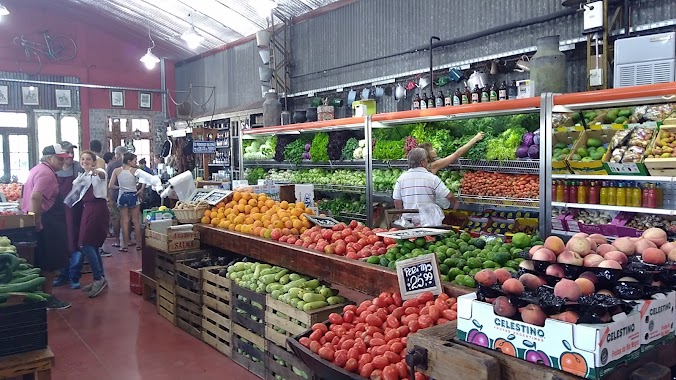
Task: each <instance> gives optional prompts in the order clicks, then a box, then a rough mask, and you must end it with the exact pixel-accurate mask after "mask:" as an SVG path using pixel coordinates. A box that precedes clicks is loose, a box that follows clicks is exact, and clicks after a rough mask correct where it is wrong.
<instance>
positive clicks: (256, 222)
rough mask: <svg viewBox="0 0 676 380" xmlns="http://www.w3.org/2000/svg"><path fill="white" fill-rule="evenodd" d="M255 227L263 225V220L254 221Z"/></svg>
mask: <svg viewBox="0 0 676 380" xmlns="http://www.w3.org/2000/svg"><path fill="white" fill-rule="evenodd" d="M253 225H254V227H263V222H261V221H260V220H256V221H254V222H253Z"/></svg>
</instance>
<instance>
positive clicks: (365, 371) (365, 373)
mask: <svg viewBox="0 0 676 380" xmlns="http://www.w3.org/2000/svg"><path fill="white" fill-rule="evenodd" d="M374 369H375V367H374V366H373V363H366V364H364V366H363V367H361V370H360V371H359V376H361V377H366V378H369V377H371V373H373V370H374Z"/></svg>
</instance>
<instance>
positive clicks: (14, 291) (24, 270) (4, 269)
mask: <svg viewBox="0 0 676 380" xmlns="http://www.w3.org/2000/svg"><path fill="white" fill-rule="evenodd" d="M0 248H1V249H2V253H0V307H2V306H3V305H4V302H5V301H7V300H8V299H9V297H10V296H19V297H23V298H24V301H25V302H31V301H45V300H46V299H48V298H49V297H50V296H49V295H48V294H45V293H43V292H42V291H41V290H42V284H44V283H45V278H44V277H42V276H40V268H33V266H32V265H30V264H28V263H27V262H26V260H25V259H23V258H20V257H18V256H17V254H16V247H14V246H13V245H11V241H10V240H9V239H8V238H7V237H4V236H3V237H0Z"/></svg>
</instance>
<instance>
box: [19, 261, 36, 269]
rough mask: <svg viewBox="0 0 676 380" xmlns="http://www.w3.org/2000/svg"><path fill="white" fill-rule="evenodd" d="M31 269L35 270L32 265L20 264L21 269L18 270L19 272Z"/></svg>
mask: <svg viewBox="0 0 676 380" xmlns="http://www.w3.org/2000/svg"><path fill="white" fill-rule="evenodd" d="M31 268H33V266H32V265H30V264H25V263H22V264H19V268H17V269H18V270H26V269H31Z"/></svg>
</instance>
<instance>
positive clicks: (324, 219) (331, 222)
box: [303, 214, 339, 228]
mask: <svg viewBox="0 0 676 380" xmlns="http://www.w3.org/2000/svg"><path fill="white" fill-rule="evenodd" d="M303 215H305V217H306V218H307V220H309V221H310V222H312V223H314V224H316V225H318V226H319V227H323V228H331V227H333V226H335V225H336V224H338V223H339V222H338V221H337V220H335V219H333V218H329V217H328V216H317V215H309V214H303Z"/></svg>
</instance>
